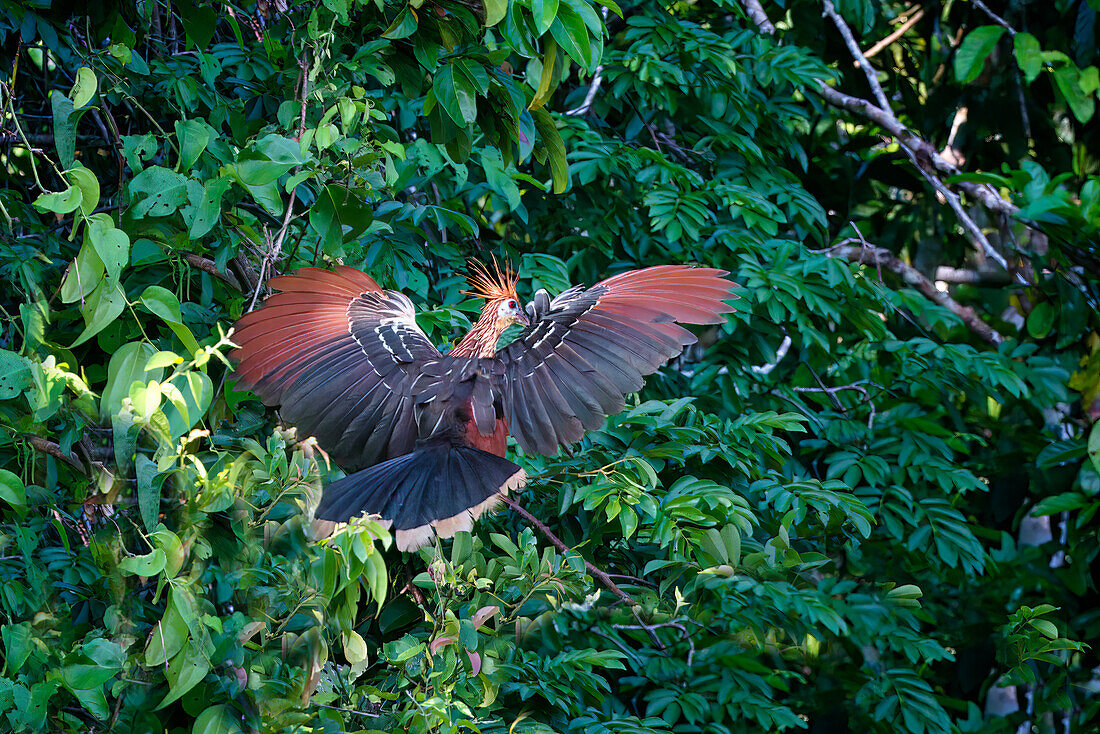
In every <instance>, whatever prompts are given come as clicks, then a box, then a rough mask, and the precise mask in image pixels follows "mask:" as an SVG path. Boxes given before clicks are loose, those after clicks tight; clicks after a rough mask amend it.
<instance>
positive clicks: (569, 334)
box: [493, 265, 734, 455]
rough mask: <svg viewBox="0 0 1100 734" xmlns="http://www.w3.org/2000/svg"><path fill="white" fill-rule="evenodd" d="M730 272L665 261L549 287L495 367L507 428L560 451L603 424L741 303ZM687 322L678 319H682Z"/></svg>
mask: <svg viewBox="0 0 1100 734" xmlns="http://www.w3.org/2000/svg"><path fill="white" fill-rule="evenodd" d="M725 275H727V273H726V272H725V271H722V270H714V269H710V268H691V267H687V266H682V265H661V266H657V267H652V268H646V269H644V270H633V271H630V272H627V273H622V274H621V275H616V276H613V277H611V278H608V279H607V280H604V281H602V282H600V283H598V284H596V285H594V286H592V287H591V288H589V289H587V290H583V289H580V288H571V289H569V290H567V291H565V292H563V293H562V294H560V295H559V296H557V297H556V298H554V299H553V300H552V301H551V300H550V299H549V297H548V296H547V295H546V294H545V292H541V291H540V293H539V294H536V297H535V300H534V301H533V302H532V304H531V305H530V306H529V307H528V312H529V314H530V315H531V316H532V319H531V325H530V326H529V327H528V328H527V329H526V330H525V331H524V332H523V333H522V334H521V335H520V336H519V338H518V339H516V341H514V342H512V343H511V344H509V345H508V346H507V347H505V348H504V349H502V350H501V351H500V352H498V354H497V356H496V357H495V365H494V369H493V373H494V383H495V388H496V390H498V391H499V393H500V394H501V395H502V396H503V403H504V409H505V413H506V417H507V419H508V424H509V430H510V431H511V434H512V435H513V436H514V437H515V439H516V441H517V442H518V443H519V445H520V446H521V447H522V448H523V449H524V451H528V452H535V453H540V454H546V455H549V454H553V453H555V452H556V451H557V450H558V447H559V446H564V445H567V444H571V443H574V442H575V441H578V440H579V439H580V438H581V436H583V435H584V432H585V431H587V430H592V429H594V428H599V427H600V426H602V425H603V422H604V419H605V418H606V417H607V416H608V415H613V414H615V413H618V412H619V411H621V410H622V409H623V407H624V406H625V399H624V398H625V396H626V395H628V394H630V393H632V392H636V391H638V390H639V389H641V387H642V384H643V382H644V381H643V379H642V378H644V377H645V376H646V375H649V374H652V373H653V372H655V371H657V369H658V368H660V366H661V365H663V364H664V363H665V362H667V361H668V360H669V359H672V358H673V357H675V356H677V355H678V354H680V352H682V351H683V349H684V347H685V346H687V345H689V344H693V343H694V342H695V336H694V335H693V334H692V333H691V332H690V331H688V330H687V329H685V328H684V327H682V326H680V323H687V324H718V323H722V322H723V320H724V318H723V316H722V314H725V313H729V312H731V311H733V308H732V307H731V306H729V305H728V304H727V303H726V301H727V300H730V299H732V298H733V295H732V294H731V290H732V289H733V287H734V284H733V283H732V282H730V281H729V280H726V279H725V278H724V276H725ZM678 322H679V323H678Z"/></svg>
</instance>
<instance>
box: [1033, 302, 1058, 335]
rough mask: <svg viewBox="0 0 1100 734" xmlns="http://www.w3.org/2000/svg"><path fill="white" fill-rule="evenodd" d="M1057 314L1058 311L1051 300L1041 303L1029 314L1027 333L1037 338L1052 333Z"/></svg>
mask: <svg viewBox="0 0 1100 734" xmlns="http://www.w3.org/2000/svg"><path fill="white" fill-rule="evenodd" d="M1057 316H1058V313H1057V312H1056V311H1055V310H1054V305H1053V304H1051V303H1050V302H1049V301H1044V302H1042V303H1040V304H1039V305H1038V306H1036V307H1035V308H1034V309H1032V311H1031V313H1030V314H1028V317H1027V333H1028V334H1030V335H1031V336H1032V337H1033V338H1035V339H1042V338H1043V337H1045V336H1046V335H1047V334H1049V333H1050V330H1051V328H1052V327H1053V326H1054V319H1055V318H1056V317H1057Z"/></svg>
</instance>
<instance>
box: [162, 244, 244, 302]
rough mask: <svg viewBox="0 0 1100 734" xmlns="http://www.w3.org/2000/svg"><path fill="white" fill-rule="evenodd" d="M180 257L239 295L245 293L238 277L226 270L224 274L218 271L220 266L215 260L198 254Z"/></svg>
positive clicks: (181, 252)
mask: <svg viewBox="0 0 1100 734" xmlns="http://www.w3.org/2000/svg"><path fill="white" fill-rule="evenodd" d="M178 254H179V256H180V257H182V258H183V260H184V262H186V263H187V264H188V265H190V266H191V267H193V268H198V269H199V270H201V271H203V272H204V273H210V274H211V275H213V276H214V277H215V278H217V279H218V280H221V281H223V282H225V283H227V284H228V285H229V286H230V287H231V288H233V289H234V290H236V291H237V292H238V293H244V292H245V290H244V288H242V287H241V282H240V281H239V280H237V276H236V275H233V273H231V272H229V271H228V270H226V271H225V272H224V273H223V272H222V271H220V270H218V266H217V265H216V264H214V261H213V260H210V259H208V258H205V257H203V256H202V255H200V254H198V253H196V252H185V251H180V252H178Z"/></svg>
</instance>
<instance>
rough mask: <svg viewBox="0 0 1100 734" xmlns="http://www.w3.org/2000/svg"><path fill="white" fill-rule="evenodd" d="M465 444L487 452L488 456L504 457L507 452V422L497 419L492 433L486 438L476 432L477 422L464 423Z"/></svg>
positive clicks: (479, 432) (503, 419)
mask: <svg viewBox="0 0 1100 734" xmlns="http://www.w3.org/2000/svg"><path fill="white" fill-rule="evenodd" d="M465 438H466V443H467V444H469V445H470V446H472V447H473V448H475V449H480V450H482V451H488V452H489V453H490V454H496V455H497V456H504V454H505V452H506V451H507V450H508V421H507V419H505V418H497V423H496V426H495V427H494V429H493V432H492V433H490V434H489V435H488V436H486V435H484V434H482V433H481V431H479V430H477V421H475V420H473V419H471V420H468V421H466V432H465Z"/></svg>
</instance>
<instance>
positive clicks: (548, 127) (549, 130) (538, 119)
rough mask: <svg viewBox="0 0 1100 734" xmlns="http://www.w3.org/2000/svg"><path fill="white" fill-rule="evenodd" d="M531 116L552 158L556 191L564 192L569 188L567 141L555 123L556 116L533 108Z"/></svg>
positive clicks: (551, 165) (552, 175) (557, 192)
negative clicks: (563, 138)
mask: <svg viewBox="0 0 1100 734" xmlns="http://www.w3.org/2000/svg"><path fill="white" fill-rule="evenodd" d="M531 116H532V117H533V118H534V119H535V128H536V129H537V130H538V132H539V137H540V138H541V139H542V143H543V145H545V146H546V152H547V155H548V157H549V159H550V174H551V178H552V179H553V181H554V193H555V194H561V193H564V192H565V190H566V189H567V188H569V167H568V165H567V163H566V160H565V143H563V142H562V139H561V134H560V133H558V128H557V126H556V125H555V124H554V118H552V117H551V116H550V113H549V112H547V111H546V110H544V109H543V110H533V111H532V112H531Z"/></svg>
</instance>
